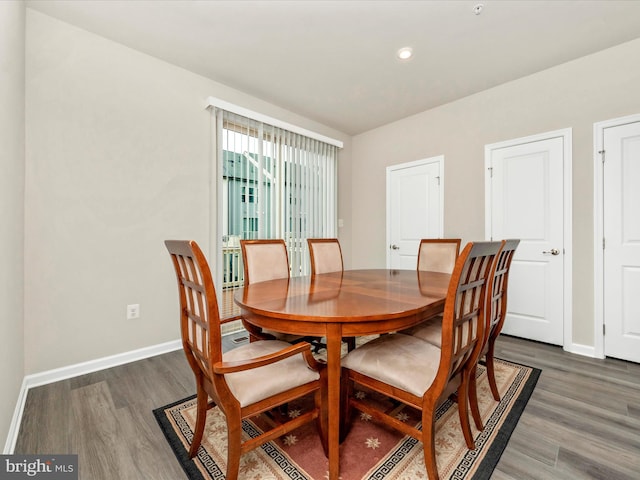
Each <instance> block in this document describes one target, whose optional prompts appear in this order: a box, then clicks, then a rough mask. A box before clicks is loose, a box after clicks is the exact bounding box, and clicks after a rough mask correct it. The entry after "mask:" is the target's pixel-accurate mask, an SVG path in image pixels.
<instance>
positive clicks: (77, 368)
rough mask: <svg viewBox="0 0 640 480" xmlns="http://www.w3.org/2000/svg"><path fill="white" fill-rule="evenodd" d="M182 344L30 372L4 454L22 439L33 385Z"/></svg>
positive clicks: (24, 381) (105, 366)
mask: <svg viewBox="0 0 640 480" xmlns="http://www.w3.org/2000/svg"><path fill="white" fill-rule="evenodd" d="M181 348H182V340H172V341H170V342H166V343H161V344H159V345H152V346H150V347H144V348H140V349H138V350H132V351H130V352H124V353H119V354H117V355H111V356H109V357H104V358H98V359H95V360H89V361H88V362H82V363H77V364H75V365H69V366H67V367H61V368H56V369H53V370H48V371H45V372H40V373H34V374H32V375H27V376H25V377H24V379H23V380H22V387H21V388H20V393H19V394H18V400H17V402H16V408H15V411H14V413H13V419H12V420H11V425H10V426H9V433H8V435H7V441H6V443H5V446H4V454H5V455H10V454H12V453H13V450H14V449H15V446H16V441H17V439H18V433H19V431H20V423H21V422H22V414H23V412H24V406H25V402H26V400H27V393H28V392H29V389H30V388H33V387H39V386H41V385H46V384H48V383H53V382H58V381H60V380H66V379H67V378H72V377H77V376H79V375H85V374H87V373H92V372H97V371H98V370H104V369H106V368H111V367H117V366H118V365H123V364H125V363H130V362H135V361H138V360H142V359H145V358H149V357H154V356H156V355H161V354H163V353H168V352H173V351H175V350H179V349H181Z"/></svg>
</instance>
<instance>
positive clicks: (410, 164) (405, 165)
mask: <svg viewBox="0 0 640 480" xmlns="http://www.w3.org/2000/svg"><path fill="white" fill-rule="evenodd" d="M430 163H438V164H439V166H440V225H439V226H438V231H439V232H438V237H439V238H442V236H443V235H444V155H437V156H435V157H429V158H423V159H421V160H415V161H413V162H406V163H399V164H397V165H390V166H388V167H387V179H386V183H387V185H386V187H387V232H386V237H387V243H386V245H387V246H386V252H387V268H390V267H391V253H390V251H389V245H391V199H390V198H389V192H390V191H391V178H390V173H391V172H392V171H395V170H402V169H405V168H413V167H419V166H422V165H428V164H430Z"/></svg>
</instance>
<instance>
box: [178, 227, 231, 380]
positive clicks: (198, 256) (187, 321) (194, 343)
mask: <svg viewBox="0 0 640 480" xmlns="http://www.w3.org/2000/svg"><path fill="white" fill-rule="evenodd" d="M165 245H166V247H167V250H168V251H169V254H170V255H171V259H172V260H173V266H174V268H175V272H176V278H177V281H178V294H179V299H180V330H181V334H182V345H183V347H184V350H185V354H186V356H187V360H188V361H189V364H190V365H191V368H192V369H193V370H194V372H196V371H198V370H199V371H201V372H202V374H204V375H205V376H206V377H207V378H209V379H211V378H213V374H212V368H211V365H213V363H215V362H218V361H220V360H221V359H222V337H221V332H220V313H219V310H218V301H217V298H216V291H215V286H214V284H213V278H212V276H211V271H210V269H209V264H208V263H207V260H206V258H205V256H204V254H203V253H202V250H200V247H199V246H198V244H197V243H196V242H194V241H193V240H167V241H165Z"/></svg>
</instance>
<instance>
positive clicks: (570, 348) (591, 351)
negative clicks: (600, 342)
mask: <svg viewBox="0 0 640 480" xmlns="http://www.w3.org/2000/svg"><path fill="white" fill-rule="evenodd" d="M564 350H565V351H566V352H569V353H575V354H576V355H582V356H584V357H591V358H599V357H598V356H597V355H596V348H595V347H593V346H591V345H580V344H579V343H571V344H569V345H565V346H564Z"/></svg>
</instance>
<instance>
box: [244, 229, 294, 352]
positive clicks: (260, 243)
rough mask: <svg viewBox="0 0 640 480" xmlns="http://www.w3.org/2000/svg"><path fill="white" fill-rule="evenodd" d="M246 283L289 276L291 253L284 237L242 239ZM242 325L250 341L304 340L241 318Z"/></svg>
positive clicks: (290, 341)
mask: <svg viewBox="0 0 640 480" xmlns="http://www.w3.org/2000/svg"><path fill="white" fill-rule="evenodd" d="M240 248H241V249H242V264H243V269H244V285H245V286H247V285H250V284H252V283H258V282H265V281H267V280H276V279H279V278H289V254H288V253H287V245H286V243H285V241H284V240H283V239H268V240H240ZM241 320H242V325H243V326H244V328H245V330H247V332H248V333H249V339H250V341H256V340H282V341H285V342H289V343H294V342H297V341H300V340H303V339H304V337H303V336H301V335H290V334H287V333H281V332H275V331H271V330H263V329H261V328H259V327H256V326H255V325H253V324H251V323H249V322H247V321H246V320H245V319H244V318H241Z"/></svg>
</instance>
